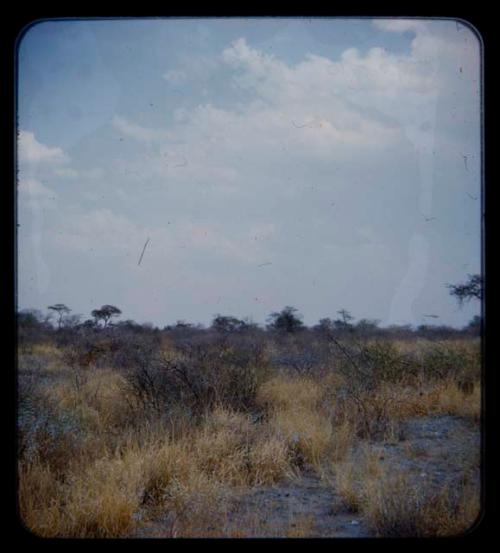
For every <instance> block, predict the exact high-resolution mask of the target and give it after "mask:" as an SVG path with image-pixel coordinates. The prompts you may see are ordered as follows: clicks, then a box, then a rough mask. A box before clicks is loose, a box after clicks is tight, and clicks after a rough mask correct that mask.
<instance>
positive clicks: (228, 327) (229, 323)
mask: <svg viewBox="0 0 500 553" xmlns="http://www.w3.org/2000/svg"><path fill="white" fill-rule="evenodd" d="M244 325H245V323H244V322H243V321H240V319H237V318H236V317H231V316H226V315H216V316H215V317H214V319H213V321H212V328H213V329H214V330H216V331H217V332H221V333H224V334H227V333H232V332H238V331H239V330H242V329H243V327H244Z"/></svg>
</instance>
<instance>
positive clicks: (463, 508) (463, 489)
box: [362, 473, 480, 537]
mask: <svg viewBox="0 0 500 553" xmlns="http://www.w3.org/2000/svg"><path fill="white" fill-rule="evenodd" d="M362 503H363V513H364V515H365V517H366V519H367V521H368V523H369V525H370V526H371V528H372V529H373V531H374V532H375V534H376V535H377V536H381V537H435V536H457V535H460V534H463V533H464V532H466V531H467V530H468V529H469V528H470V527H471V526H472V525H473V524H474V522H475V520H476V519H477V517H478V515H479V511H480V507H479V505H480V503H479V495H478V489H477V487H476V486H473V485H471V484H470V483H469V484H464V485H462V486H460V487H459V488H458V489H456V488H455V489H454V491H453V493H452V491H451V490H450V489H449V488H448V487H444V488H443V489H442V490H440V491H439V492H437V493H435V494H434V495H431V496H425V495H424V493H423V491H422V488H421V486H417V485H416V484H415V483H414V480H413V481H412V478H411V477H410V475H408V474H405V473H402V474H401V473H400V474H398V473H396V474H394V473H392V474H389V473H383V474H382V476H381V477H379V478H377V479H369V480H367V481H366V483H365V486H364V489H363V499H362Z"/></svg>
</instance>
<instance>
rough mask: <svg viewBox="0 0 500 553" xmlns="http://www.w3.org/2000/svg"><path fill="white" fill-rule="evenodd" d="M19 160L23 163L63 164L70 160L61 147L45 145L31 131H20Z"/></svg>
mask: <svg viewBox="0 0 500 553" xmlns="http://www.w3.org/2000/svg"><path fill="white" fill-rule="evenodd" d="M18 153H19V161H20V162H21V163H30V164H31V163H47V164H61V163H66V162H68V161H69V158H68V156H67V155H66V154H65V153H64V152H63V151H62V149H61V148H58V147H54V148H51V147H49V146H45V145H44V144H42V143H41V142H38V140H37V139H36V138H35V135H34V133H32V132H30V131H24V130H21V131H19V139H18Z"/></svg>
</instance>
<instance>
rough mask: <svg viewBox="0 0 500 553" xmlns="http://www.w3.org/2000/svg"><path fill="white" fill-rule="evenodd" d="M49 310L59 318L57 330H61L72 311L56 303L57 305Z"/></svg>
mask: <svg viewBox="0 0 500 553" xmlns="http://www.w3.org/2000/svg"><path fill="white" fill-rule="evenodd" d="M48 309H50V310H51V311H54V312H55V313H56V314H57V316H58V320H57V328H61V326H62V323H63V319H64V317H65V316H66V315H68V314H69V312H70V311H71V309H70V308H69V307H66V306H65V305H64V303H56V304H55V305H49V307H48Z"/></svg>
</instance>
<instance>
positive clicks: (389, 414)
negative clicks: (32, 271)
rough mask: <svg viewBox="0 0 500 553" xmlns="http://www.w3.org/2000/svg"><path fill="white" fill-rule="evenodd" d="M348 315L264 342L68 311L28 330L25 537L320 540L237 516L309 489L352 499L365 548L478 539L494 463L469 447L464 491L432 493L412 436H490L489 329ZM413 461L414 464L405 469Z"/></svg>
mask: <svg viewBox="0 0 500 553" xmlns="http://www.w3.org/2000/svg"><path fill="white" fill-rule="evenodd" d="M50 313H53V314H55V315H56V320H55V321H54V322H52V320H51V317H50ZM338 314H339V317H338V318H334V319H333V320H332V319H327V318H325V319H322V320H321V321H319V323H318V324H317V325H315V326H314V327H306V326H305V325H304V324H303V322H302V320H301V317H300V314H299V313H298V311H297V310H296V309H294V308H292V307H286V308H285V309H283V310H282V311H281V312H277V313H273V314H271V315H270V317H269V321H268V322H269V324H268V326H267V327H266V328H262V327H259V326H258V325H256V324H253V323H252V322H251V321H248V320H239V319H237V318H235V317H229V316H223V315H217V316H216V317H214V320H213V323H212V325H211V326H210V327H209V328H203V327H201V326H195V325H191V324H188V323H186V322H183V321H179V322H178V323H177V324H176V325H173V326H170V327H165V328H163V329H159V328H155V327H153V325H140V324H137V323H135V322H133V321H130V320H125V321H119V320H118V319H119V317H120V315H121V311H120V310H119V309H118V308H116V307H114V306H110V305H106V306H103V307H101V308H100V309H96V310H94V311H92V317H93V318H92V319H88V320H86V321H84V322H81V318H79V317H75V316H72V315H71V314H70V309H69V308H68V307H66V306H65V305H63V304H56V305H54V306H50V308H49V311H48V314H47V315H43V314H42V313H38V312H33V311H25V312H21V313H19V314H18V367H17V375H18V434H17V436H18V475H19V486H18V500H19V513H20V516H21V518H22V521H23V522H24V524H25V526H26V527H27V528H28V529H30V530H31V531H32V532H33V533H35V534H36V535H39V536H44V537H127V536H140V535H143V534H141V532H144V531H145V529H147V528H148V527H150V526H151V525H152V524H156V525H157V526H156V527H157V528H160V529H161V530H160V531H159V533H158V534H157V535H161V536H162V537H200V536H202V537H245V536H248V535H261V536H270V535H271V536H273V535H274V536H276V535H279V536H289V537H303V536H314V535H316V530H315V521H314V520H311V519H309V518H307V517H301V518H297V519H293V518H291V519H290V520H288V522H287V523H286V524H284V525H281V526H279V527H278V526H277V525H274V526H273V525H272V524H271V525H269V524H267V525H265V524H262V521H259V520H258V518H255V513H247V514H246V515H241V516H239V517H236V516H235V515H234V513H235V512H236V511H237V504H238V498H240V499H241V497H243V496H244V495H245V493H247V492H248V491H249V490H253V489H256V488H259V487H266V486H267V487H269V486H275V487H276V486H279V485H280V483H282V482H286V481H299V480H300V478H301V477H302V475H305V474H308V475H312V476H311V477H314V478H316V479H317V480H318V482H320V483H321V484H320V485H321V486H323V487H324V488H325V489H332V490H335V493H336V494H337V495H338V497H339V502H338V503H337V504H336V505H332V516H334V514H335V512H336V511H337V512H344V513H352V516H353V517H354V516H358V517H360V520H362V523H363V524H364V526H365V527H366V532H367V535H372V536H443V535H444V536H449V535H456V534H460V533H462V532H464V531H466V530H467V529H468V528H470V527H471V525H472V524H473V523H474V521H475V519H476V518H477V516H478V514H479V510H480V509H479V505H480V486H479V479H478V471H479V461H480V456H479V448H478V446H473V445H471V444H470V443H468V438H466V437H464V438H463V439H462V438H461V437H460V436H458V438H457V443H458V444H459V446H458V449H457V450H453V454H452V455H449V456H450V460H449V462H450V463H452V462H454V463H455V464H457V463H458V465H456V466H455V469H453V471H451V469H450V474H452V476H453V477H450V478H445V477H444V476H443V477H442V478H441V477H440V476H439V475H437V476H436V478H435V479H434V480H432V482H431V481H430V480H429V482H427V481H424V480H423V479H422V478H423V477H421V473H422V468H421V467H422V466H423V465H422V464H419V463H420V460H422V459H425V458H427V461H426V462H427V465H426V466H429V472H430V471H432V459H431V458H430V457H432V452H430V451H429V450H428V449H427V448H426V446H425V447H424V446H422V443H423V442H421V443H420V445H419V442H417V441H412V440H411V428H412V424H413V425H414V424H416V423H415V421H417V423H418V421H432V420H434V419H436V420H437V419H438V418H439V417H441V418H440V419H439V420H442V421H448V420H453V421H458V422H457V424H456V425H455V426H454V428H455V430H456V431H457V432H461V431H462V430H463V432H475V433H478V431H479V422H480V416H481V415H480V413H481V409H480V407H481V347H480V337H479V323H480V320H479V319H476V320H474V321H472V322H471V324H470V325H469V326H468V327H466V328H464V329H462V330H456V329H451V328H448V327H438V326H422V327H419V328H417V329H412V328H410V327H399V326H397V327H389V328H381V327H380V326H379V325H378V323H377V321H370V320H361V321H358V322H357V323H355V322H354V319H353V317H352V316H351V315H350V314H349V313H348V312H347V311H345V310H341V311H340V312H339V313H338ZM426 424H427V422H426ZM429 424H431V423H429ZM464 436H465V434H464ZM467 436H469V434H467ZM426 443H427V442H426ZM460 444H463V447H462V445H460ZM391 447H392V448H393V449H392V450H391ZM397 448H399V449H398V451H402V452H403V453H404V455H405V457H404V459H405V462H404V463H402V462H400V460H399V461H398V462H397V463H396V464H391V462H390V457H391V455H392V453H391V451H396V449H397ZM444 453H447V452H444ZM448 453H449V452H448ZM429 456H430V457H429ZM443 458H444V457H443ZM413 461H415V462H414V463H413V464H412V462H413ZM457 466H458V469H457ZM426 470H427V469H426ZM415 471H417V472H415ZM418 471H420V472H418ZM444 472H445V473H446V471H444ZM438 476H439V478H438ZM445 476H446V474H445ZM158 521H160V522H158ZM331 535H332V536H335V531H334V530H333V529H332V531H331Z"/></svg>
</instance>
